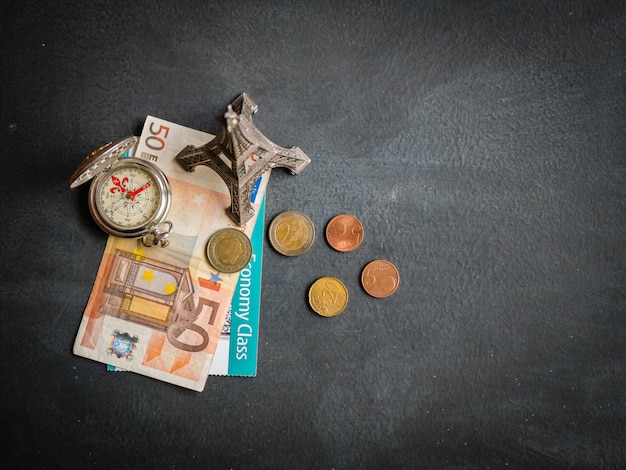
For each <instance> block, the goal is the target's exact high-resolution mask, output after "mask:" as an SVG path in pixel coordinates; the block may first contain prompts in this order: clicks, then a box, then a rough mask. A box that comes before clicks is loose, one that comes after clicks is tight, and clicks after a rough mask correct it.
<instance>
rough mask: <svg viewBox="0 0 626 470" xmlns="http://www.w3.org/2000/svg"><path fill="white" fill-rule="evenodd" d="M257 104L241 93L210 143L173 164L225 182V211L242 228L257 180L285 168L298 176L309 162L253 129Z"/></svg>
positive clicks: (186, 151)
mask: <svg viewBox="0 0 626 470" xmlns="http://www.w3.org/2000/svg"><path fill="white" fill-rule="evenodd" d="M257 109H258V106H257V104H256V103H255V102H254V101H252V100H251V99H250V97H249V96H248V95H247V94H245V93H243V94H241V95H240V96H239V97H237V98H236V99H235V100H234V101H233V102H232V103H231V104H229V105H228V108H227V110H226V113H225V114H224V119H223V120H220V122H222V125H223V128H222V129H221V131H220V132H219V134H218V135H217V136H215V138H214V139H213V140H211V141H210V142H209V143H207V144H205V145H203V146H201V147H194V146H193V145H188V146H187V147H185V148H184V149H183V150H182V151H181V152H180V153H179V154H178V155H177V156H176V160H177V161H178V163H180V165H181V166H182V167H183V168H184V169H185V170H186V171H194V170H195V168H196V167H197V166H198V165H206V166H208V167H209V168H211V169H212V170H214V171H216V172H217V174H218V175H219V176H220V177H221V178H222V179H223V180H224V182H225V183H226V186H228V189H229V190H230V198H231V205H230V208H229V211H228V214H229V215H230V217H231V218H232V219H233V220H234V221H235V223H236V224H238V225H239V226H242V225H243V224H245V223H246V222H247V221H248V220H250V219H251V218H252V216H253V215H254V209H253V208H252V205H251V204H250V191H251V189H252V187H253V186H254V183H255V182H256V180H257V179H258V178H259V177H260V176H261V175H262V174H263V173H265V172H266V171H267V170H269V169H270V168H276V167H284V168H287V169H289V170H290V171H291V173H292V174H294V175H295V174H298V173H300V171H302V169H303V168H304V167H305V166H307V165H308V164H309V163H310V162H311V159H310V158H309V157H308V156H307V155H306V154H305V153H304V152H303V151H302V150H300V148H298V147H291V148H284V147H281V146H279V145H276V144H275V143H274V142H272V141H271V140H269V139H268V138H267V137H265V136H264V135H263V134H262V133H261V132H260V131H259V130H258V129H257V127H256V126H255V125H254V122H253V121H252V115H253V114H254V113H256V111H257Z"/></svg>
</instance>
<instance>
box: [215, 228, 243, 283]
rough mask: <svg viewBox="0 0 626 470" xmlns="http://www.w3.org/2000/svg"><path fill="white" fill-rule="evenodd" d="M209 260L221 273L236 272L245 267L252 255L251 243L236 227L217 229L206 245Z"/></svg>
mask: <svg viewBox="0 0 626 470" xmlns="http://www.w3.org/2000/svg"><path fill="white" fill-rule="evenodd" d="M206 254H207V257H208V258H209V262H210V263H211V264H212V265H213V267H214V268H216V269H218V270H219V271H220V272H223V273H236V272H239V271H241V270H242V269H243V268H245V267H246V266H247V265H248V263H249V262H250V258H251V257H252V243H251V242H250V239H249V238H248V236H247V235H246V234H245V233H243V232H242V231H241V230H238V229H236V228H224V229H222V230H218V231H217V232H215V233H214V234H213V235H211V238H209V242H208V243H207V247H206Z"/></svg>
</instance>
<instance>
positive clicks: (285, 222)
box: [269, 211, 315, 256]
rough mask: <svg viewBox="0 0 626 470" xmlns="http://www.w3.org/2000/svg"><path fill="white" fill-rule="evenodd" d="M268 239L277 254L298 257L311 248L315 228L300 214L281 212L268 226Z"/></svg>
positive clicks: (307, 218) (306, 217)
mask: <svg viewBox="0 0 626 470" xmlns="http://www.w3.org/2000/svg"><path fill="white" fill-rule="evenodd" d="M269 238H270V243H271V244H272V246H273V247H274V249H275V250H276V251H278V252H279V253H281V254H283V255H285V256H298V255H301V254H302V253H305V252H307V251H308V249H309V248H311V245H312V244H313V240H314V239H315V226H314V225H313V222H311V219H309V217H308V216H306V215H304V214H303V213H302V212H298V211H285V212H281V213H280V214H278V215H277V216H276V217H274V219H273V220H272V223H271V224H270V228H269Z"/></svg>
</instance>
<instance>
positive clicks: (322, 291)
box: [309, 277, 348, 317]
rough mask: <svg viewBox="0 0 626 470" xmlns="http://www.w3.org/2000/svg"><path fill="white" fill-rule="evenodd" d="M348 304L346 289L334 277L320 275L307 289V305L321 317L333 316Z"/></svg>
mask: <svg viewBox="0 0 626 470" xmlns="http://www.w3.org/2000/svg"><path fill="white" fill-rule="evenodd" d="M347 304H348V289H346V286H345V285H344V284H343V282H341V281H340V280H339V279H337V278H336V277H321V278H319V279H318V280H317V281H315V282H314V283H313V285H312V286H311V288H310V289H309V305H311V308H312V309H313V310H314V311H315V313H317V314H318V315H321V316H323V317H334V316H335V315H339V314H340V313H341V312H343V309H344V308H346V305H347Z"/></svg>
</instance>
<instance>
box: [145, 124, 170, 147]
mask: <svg viewBox="0 0 626 470" xmlns="http://www.w3.org/2000/svg"><path fill="white" fill-rule="evenodd" d="M155 126H156V122H151V123H150V127H149V130H150V134H152V135H151V136H148V137H147V138H146V146H147V147H148V148H150V149H152V150H163V149H164V148H165V139H167V134H169V132H170V128H169V127H166V126H164V125H163V124H160V125H159V128H158V129H157V130H156V131H155V130H154V128H155ZM161 133H163V138H161V137H158V136H159V135H161Z"/></svg>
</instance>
